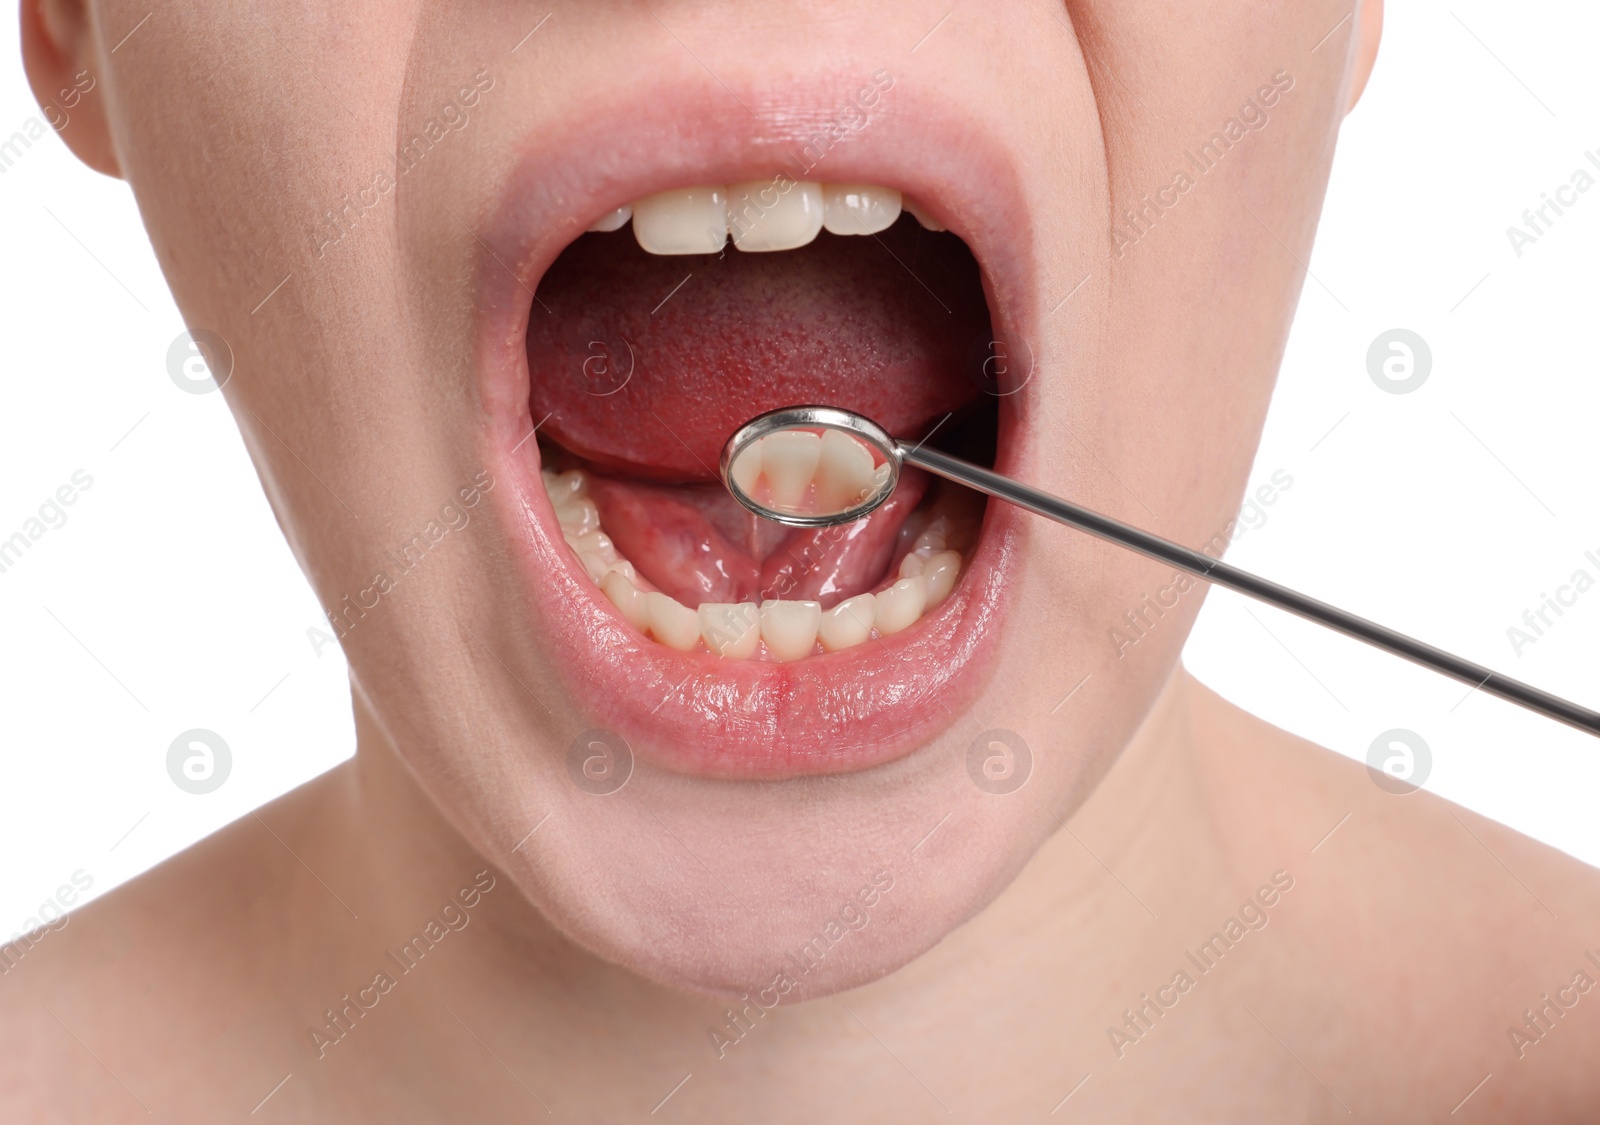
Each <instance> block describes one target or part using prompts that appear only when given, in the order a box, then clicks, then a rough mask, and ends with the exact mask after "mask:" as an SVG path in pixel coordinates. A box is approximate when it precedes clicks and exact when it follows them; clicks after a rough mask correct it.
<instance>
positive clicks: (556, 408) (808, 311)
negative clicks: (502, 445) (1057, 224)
mask: <svg viewBox="0 0 1600 1125" xmlns="http://www.w3.org/2000/svg"><path fill="white" fill-rule="evenodd" d="M541 306H543V307H541ZM547 309H548V311H546V310H547ZM988 338H989V318H988V310H987V306H986V304H985V301H984V296H983V289H982V284H981V282H980V280H979V275H978V268H977V264H976V262H975V261H974V260H973V258H972V255H971V254H970V253H969V252H968V251H967V249H966V247H965V246H964V245H963V244H962V243H961V241H960V240H959V239H958V238H956V237H955V236H954V235H950V234H942V233H941V234H934V233H931V232H928V231H925V230H923V229H922V228H921V227H919V226H918V225H917V224H916V222H915V221H914V220H912V219H910V218H909V217H902V218H901V220H900V222H899V223H897V224H896V225H895V226H894V227H892V228H890V229H889V230H887V231H885V232H883V233H882V234H881V235H878V236H875V237H840V236H836V235H832V234H828V233H826V232H824V233H823V234H820V235H818V237H817V239H816V241H815V242H813V243H811V244H810V245H808V246H804V247H802V248H800V249H798V250H788V251H781V252H778V253H763V254H757V253H744V252H742V251H738V250H733V249H729V250H727V251H726V252H725V253H723V254H721V255H704V256H688V257H662V256H656V255H651V254H646V253H645V252H644V251H643V250H641V249H639V246H638V244H637V243H636V242H635V241H634V238H633V234H632V232H631V231H629V230H621V231H616V232H614V233H611V234H587V235H583V236H582V237H580V238H579V239H578V240H577V241H576V242H575V243H573V244H572V245H571V246H569V247H567V249H566V250H565V251H563V252H562V254H561V256H560V257H559V258H557V259H556V261H555V262H554V263H553V264H552V265H551V267H550V269H549V271H547V273H546V274H545V276H544V278H543V279H542V280H541V281H540V283H539V303H537V304H535V305H534V306H533V312H532V314H531V318H530V324H529V328H528V367H529V372H530V374H531V377H532V388H533V389H532V403H531V405H532V409H533V416H534V418H536V419H542V418H545V417H546V415H549V417H548V420H547V421H546V422H545V423H544V425H543V426H542V427H541V430H540V432H541V433H542V434H545V435H548V436H549V437H551V438H553V439H554V440H555V441H556V442H558V443H559V444H560V445H562V446H563V447H565V448H566V449H568V450H570V451H571V452H573V453H576V454H579V455H580V456H582V457H583V458H585V459H586V460H588V461H589V462H591V463H592V464H594V465H596V466H599V467H602V468H610V469H615V470H621V471H623V472H626V473H629V474H631V475H635V476H654V477H657V478H660V479H663V480H679V481H681V480H693V479H698V480H702V481H712V480H715V479H716V471H715V469H716V465H717V459H718V456H719V455H720V453H721V449H722V444H723V442H724V441H726V440H727V437H728V435H729V434H731V433H732V432H733V431H734V430H735V429H736V428H738V426H740V425H741V424H743V423H744V422H745V421H747V420H748V419H749V418H751V417H752V416H753V415H755V414H759V413H761V412H762V411H765V410H771V409H775V408H777V407H780V406H793V405H796V404H799V403H811V402H819V403H827V404H829V405H834V406H841V407H844V408H846V409H849V410H857V411H860V412H862V413H864V414H866V415H867V416H868V417H870V418H873V419H875V420H876V421H878V422H880V423H881V424H883V425H884V426H885V427H886V428H887V429H888V430H889V431H890V432H891V433H897V434H910V433H912V432H913V431H915V430H916V429H918V428H919V427H920V426H922V425H923V424H924V423H926V422H928V421H930V420H935V419H937V418H939V417H940V416H942V415H943V414H944V413H946V412H947V411H952V410H956V409H959V408H960V407H962V406H964V405H966V404H967V403H969V402H971V401H973V400H974V399H976V398H977V397H978V396H979V394H980V388H979V387H978V385H977V384H976V383H974V382H973V381H971V380H970V379H968V378H967V376H966V373H965V367H966V362H967V356H968V355H969V353H970V352H971V351H972V350H973V347H974V345H975V344H978V345H980V346H981V345H982V344H983V343H984V342H985V341H987V340H988Z"/></svg>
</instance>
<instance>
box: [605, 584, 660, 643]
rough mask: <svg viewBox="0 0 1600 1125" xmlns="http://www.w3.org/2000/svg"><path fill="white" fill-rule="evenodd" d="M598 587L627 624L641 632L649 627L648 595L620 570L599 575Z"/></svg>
mask: <svg viewBox="0 0 1600 1125" xmlns="http://www.w3.org/2000/svg"><path fill="white" fill-rule="evenodd" d="M600 589H602V590H604V591H605V595H606V597H607V598H610V599H611V604H612V605H614V606H616V607H617V612H618V613H620V614H622V616H623V618H624V619H625V620H626V621H627V622H628V624H629V625H632V626H633V627H634V628H635V629H637V630H639V632H641V633H643V632H644V631H645V630H647V629H649V628H650V595H648V594H646V593H645V592H644V591H643V590H641V589H639V587H637V586H635V585H634V584H633V583H632V582H631V581H630V580H629V578H628V576H627V575H625V574H624V573H623V572H622V571H621V570H608V571H607V572H606V573H605V574H603V575H601V576H600Z"/></svg>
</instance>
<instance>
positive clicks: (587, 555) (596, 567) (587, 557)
mask: <svg viewBox="0 0 1600 1125" xmlns="http://www.w3.org/2000/svg"><path fill="white" fill-rule="evenodd" d="M578 561H579V562H581V563H582V564H583V569H584V570H585V571H587V572H588V575H589V581H591V582H599V581H600V579H601V578H602V577H603V576H604V575H605V572H606V571H607V570H609V569H610V568H611V564H610V563H609V562H607V561H606V560H605V559H604V558H602V557H601V556H600V555H598V554H596V553H595V552H593V551H582V552H580V553H579V554H578Z"/></svg>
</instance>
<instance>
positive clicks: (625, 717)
mask: <svg viewBox="0 0 1600 1125" xmlns="http://www.w3.org/2000/svg"><path fill="white" fill-rule="evenodd" d="M864 84H865V80H864V79H861V78H841V77H839V76H834V77H832V78H830V79H825V80H817V81H815V82H812V83H810V84H809V85H808V87H807V89H805V90H799V89H795V88H790V89H787V90H785V91H784V96H783V98H782V99H781V107H777V108H772V109H769V110H766V111H763V109H762V106H763V105H764V104H773V103H772V99H771V98H770V96H769V97H768V98H767V99H762V98H761V96H760V94H759V92H751V93H750V94H749V96H748V97H742V98H741V99H740V101H739V102H735V103H733V105H732V109H731V110H730V109H729V107H728V103H729V99H728V96H727V93H726V92H725V91H724V90H722V89H721V88H720V87H712V88H710V89H704V88H695V89H686V90H684V91H682V92H681V96H666V95H665V94H664V93H663V92H662V91H659V90H658V91H656V92H655V96H654V97H653V98H652V99H649V100H648V101H645V102H642V103H641V101H640V100H637V99H627V100H625V101H624V100H621V99H618V100H615V101H614V102H613V103H612V104H609V105H606V106H602V107H598V108H597V109H595V110H594V111H592V112H590V113H587V114H583V115H578V116H575V118H574V119H573V120H572V122H571V124H569V125H567V126H566V127H565V128H560V129H556V130H553V131H552V130H548V129H546V130H542V131H541V132H539V133H538V134H536V135H533V136H530V137H528V138H527V139H526V140H525V142H524V143H523V144H522V145H521V146H520V148H519V150H518V151H517V153H516V154H515V157H514V162H513V164H512V166H511V168H510V170H509V174H508V177H507V180H506V186H505V188H504V190H503V192H502V194H501V197H500V201H499V205H498V206H497V207H496V208H495V209H493V210H492V211H491V213H490V215H489V218H488V220H487V222H486V224H485V227H484V229H483V230H482V231H480V232H479V233H478V240H479V242H480V244H481V247H482V253H481V254H480V256H479V268H478V278H479V294H478V302H477V307H478V310H479V313H478V315H479V332H478V349H479V359H478V368H479V374H480V381H481V382H480V388H481V393H482V397H483V402H484V406H485V411H486V415H487V416H486V419H485V421H486V426H485V429H484V440H485V443H486V448H485V450H484V453H485V456H486V457H487V458H488V460H489V463H491V464H493V465H495V466H496V467H497V470H496V475H497V477H498V478H499V479H501V480H504V481H506V482H507V484H508V487H507V488H506V489H505V490H503V491H502V490H499V489H497V490H496V492H495V495H496V496H497V497H500V498H501V503H502V505H503V508H502V512H503V514H504V515H505V516H506V517H507V520H506V526H507V527H509V528H511V529H513V534H514V541H513V543H512V547H513V554H514V556H515V558H516V565H519V566H520V567H521V568H522V571H523V574H524V576H525V580H526V583H527V587H528V590H529V604H530V606H531V607H532V610H533V612H534V613H535V614H536V615H537V617H538V618H539V619H540V620H539V622H538V623H539V625H540V626H541V629H540V632H541V633H542V634H543V635H544V636H546V637H548V638H549V641H550V646H551V648H552V649H553V650H554V653H555V656H556V659H555V660H554V661H552V664H553V665H554V666H555V667H556V669H557V670H558V674H559V675H560V677H561V679H562V680H563V682H564V686H565V688H566V690H567V692H568V694H569V695H570V696H571V698H572V700H573V702H574V704H575V705H576V707H577V709H578V710H579V712H580V713H581V714H584V715H585V717H586V720H587V721H588V722H589V725H593V726H599V727H605V728H608V729H611V730H614V731H616V732H617V733H619V734H621V735H622V736H623V737H624V738H626V739H627V740H628V742H629V743H630V745H631V746H632V747H633V749H634V751H635V753H636V754H637V755H638V756H639V757H640V758H641V759H644V760H647V761H651V762H654V763H656V764H658V765H660V766H663V767H665V768H668V769H671V770H674V771H678V772H685V773H692V774H700V775H713V776H722V777H736V778H757V777H759V778H780V777H792V776H798V775H805V774H817V773H829V772H843V771H848V770H857V769H863V768H866V767H869V766H872V765H876V764H879V763H882V762H886V761H890V760H893V759H895V758H898V757H901V756H903V755H904V754H906V753H909V752H910V751H912V750H913V749H915V748H916V747H918V746H920V745H922V744H924V743H926V742H928V741H929V740H930V739H932V738H933V737H935V736H936V735H938V734H939V733H940V732H941V731H943V730H944V729H946V728H947V727H949V726H950V725H951V724H952V723H953V722H954V721H955V720H956V719H957V718H959V716H960V715H961V714H962V713H963V712H964V711H965V710H966V708H967V707H968V706H970V704H971V703H972V702H973V700H974V699H975V698H976V697H977V695H978V693H979V692H980V691H981V690H982V688H983V686H984V683H985V681H986V673H987V670H988V669H989V668H990V667H991V666H992V664H993V660H992V659H991V656H992V652H993V649H994V647H995V646H996V645H997V644H998V643H999V636H998V630H999V628H1000V625H1001V622H1002V620H1003V616H1004V611H1005V606H1006V600H1007V599H1006V593H1007V590H1008V588H1009V586H1010V585H1011V583H1012V580H1013V576H1014V574H1015V571H1016V569H1017V567H1018V566H1019V551H1018V547H1017V545H1018V543H1019V541H1020V537H1019V535H1018V531H1019V529H1020V526H1021V524H1020V519H1021V516H1020V513H1018V512H1017V511H1015V510H1014V509H1009V508H1006V507H1004V506H1001V505H991V506H990V510H989V511H988V513H987V516H986V519H985V526H984V530H983V533H982V535H981V537H980V540H979V543H978V546H977V548H976V549H975V551H974V553H973V555H972V557H971V558H970V559H969V560H968V563H967V568H966V571H965V573H964V574H963V576H962V578H961V581H960V583H959V584H958V585H957V588H956V590H955V591H954V592H953V593H952V594H951V596H950V597H949V598H948V599H947V600H946V601H945V602H944V603H943V604H942V605H941V606H940V607H939V608H938V609H937V610H935V611H934V612H932V613H930V614H928V615H927V616H926V617H924V618H923V619H922V620H921V621H919V622H918V623H917V624H916V625H914V626H913V627H911V628H910V629H907V630H906V631H905V632H903V633H900V634H897V635H895V636H893V637H889V638H885V639H883V640H877V641H870V642H868V643H867V644H865V645H861V646H858V647H857V648H854V649H850V650H846V651H844V652H839V653H833V654H828V655H823V656H814V657H811V658H809V659H807V660H804V661H800V662H798V663H795V664H778V663H771V662H766V661H734V660H725V659H722V658H720V657H715V656H712V655H710V654H709V653H702V652H691V653H683V652H678V651H676V650H673V649H670V648H667V647H666V646H664V645H660V644H657V643H656V642H654V641H651V640H649V639H648V638H646V637H644V636H642V635H641V634H639V633H638V632H637V631H636V630H634V629H633V627H632V626H630V625H628V624H627V623H626V622H625V621H623V620H622V618H621V617H620V615H619V614H617V612H616V611H615V610H614V609H613V608H612V606H611V604H610V603H609V601H607V600H606V599H605V597H604V596H603V595H602V594H601V593H600V592H599V590H598V589H597V588H596V587H595V586H594V584H593V583H592V582H590V581H589V579H588V577H587V575H585V574H583V573H581V572H580V570H579V568H578V566H577V562H576V560H575V559H573V558H572V557H571V556H570V551H568V549H567V547H566V545H565V543H564V541H563V540H562V537H561V533H560V530H559V527H558V525H557V524H556V521H555V517H554V513H553V511H552V510H551V508H550V505H549V501H548V499H547V498H546V495H545V492H544V488H543V485H542V483H541V481H540V477H539V456H538V451H537V442H534V441H531V440H528V439H529V437H530V436H531V435H530V430H531V428H532V427H533V425H534V421H535V420H533V419H532V418H531V417H530V416H529V411H528V401H529V383H528V380H529V374H528V366H527V358H526V351H525V346H524V340H525V336H526V332H527V317H528V316H529V315H530V310H531V312H532V314H534V315H539V314H540V313H539V309H538V306H537V305H536V304H535V301H534V296H533V294H534V290H535V289H536V287H537V282H538V279H539V277H540V276H541V275H542V274H543V272H544V270H545V269H546V268H547V267H548V266H549V264H550V263H551V262H552V261H553V260H554V259H555V257H556V255H558V254H559V253H560V252H561V250H562V249H563V248H564V247H565V246H566V245H567V244H568V243H569V242H571V241H572V240H573V239H574V238H576V237H577V236H578V234H580V233H581V232H582V231H583V229H584V228H585V227H586V226H587V225H588V223H589V222H590V221H591V220H592V219H593V218H594V217H595V216H597V215H601V214H604V213H605V212H606V211H608V210H610V209H612V208H614V207H616V206H618V205H619V204H621V203H625V202H628V201H630V200H632V199H636V198H639V197H641V196H644V195H648V194H650V193H651V192H653V191H659V190H663V189H665V188H668V187H672V186H686V185H691V184H704V183H726V182H741V181H749V180H755V179H761V178H763V177H771V176H774V175H776V174H778V173H780V172H784V173H786V174H788V175H791V176H793V177H794V178H797V179H799V178H809V179H819V180H820V179H827V180H833V181H835V182H851V183H880V184H886V185H890V186H894V187H898V188H899V189H900V190H902V191H903V192H905V193H906V194H907V195H910V196H913V197H915V198H917V199H918V200H919V201H921V202H922V203H923V204H924V205H925V206H929V207H931V208H933V209H935V210H936V212H937V214H938V216H939V218H940V219H941V221H943V222H945V224H946V225H947V226H948V227H949V228H950V229H951V230H952V231H954V232H956V233H957V234H959V235H960V236H961V237H962V238H963V239H965V241H966V243H967V245H968V247H969V248H970V249H971V250H972V252H973V254H974V255H975V257H976V258H977V259H978V262H979V264H980V266H981V268H982V270H983V275H984V285H985V291H986V295H987V297H988V301H989V308H990V315H991V318H992V320H993V323H994V327H995V329H996V336H997V338H1007V339H1010V338H1016V337H1017V336H1019V335H1020V336H1022V338H1030V336H1031V334H1030V333H1029V332H1028V328H1027V326H1028V324H1029V323H1030V322H1031V318H1032V311H1033V302H1032V300H1031V299H1030V298H1031V297H1032V296H1033V293H1034V285H1033V276H1034V271H1033V268H1032V255H1031V247H1030V240H1029V239H1028V237H1027V233H1028V228H1027V226H1026V225H1025V224H1024V222H1023V216H1024V215H1025V213H1026V208H1025V206H1024V205H1023V203H1022V196H1021V191H1020V185H1019V183H1018V181H1017V178H1016V174H1015V168H1016V165H1015V163H1014V161H1013V159H1012V155H1011V154H1010V153H1008V152H1006V151H1005V149H1004V147H1003V146H1002V145H1000V144H999V143H994V142H992V141H990V140H989V139H987V137H986V134H985V133H984V131H983V130H981V129H979V128H975V125H974V122H973V121H972V120H971V118H970V116H968V114H967V111H966V110H965V109H964V108H963V107H959V106H952V105H947V104H944V103H943V102H942V101H940V100H939V99H938V98H937V96H934V97H932V98H930V97H929V96H928V95H927V94H926V93H922V94H918V95H913V94H912V93H911V92H909V91H900V90H895V89H893V88H891V89H889V90H888V91H887V92H886V93H884V94H883V95H882V97H883V99H884V100H885V101H886V102H890V104H891V105H892V112H890V110H889V107H888V106H886V107H885V108H884V111H883V112H882V113H881V114H880V115H878V116H877V117H876V118H870V117H869V120H868V123H867V125H866V126H865V127H863V128H862V129H861V130H860V131H859V132H858V133H855V134H851V135H848V136H847V137H846V138H845V139H844V140H842V141H840V142H838V143H835V144H834V145H832V147H830V148H829V149H828V151H827V152H826V154H825V156H824V157H823V159H822V160H820V161H818V162H816V164H815V166H814V168H813V169H812V170H811V171H810V172H809V173H808V174H807V175H806V176H804V177H802V176H800V175H799V174H798V173H799V171H800V168H799V166H797V165H796V163H795V156H796V155H797V154H798V153H799V152H800V151H801V150H802V146H803V145H804V143H805V138H807V137H810V136H813V135H814V134H815V133H816V130H817V129H818V128H819V126H820V127H826V125H827V123H828V119H829V118H830V116H832V115H833V113H834V111H835V108H836V107H838V106H840V105H841V104H844V102H845V101H846V99H847V98H848V97H849V96H850V94H851V93H853V92H854V91H856V90H857V89H858V88H860V87H861V86H862V85H864ZM896 97H898V100H893V99H895V98H896ZM804 105H810V106H812V107H815V108H814V109H813V110H810V111H805V110H797V108H796V107H797V106H804ZM747 106H753V107H755V108H754V109H753V110H751V109H749V108H747ZM685 121H694V122H695V125H694V127H693V128H692V129H685V127H684V124H683V123H684V122H685ZM668 138H670V140H668ZM907 283H908V284H915V281H914V276H913V277H908V278H907ZM1024 397H1026V392H1025V393H1023V394H1018V395H1016V396H1013V397H1012V398H1010V399H1007V400H1006V401H1005V402H1004V403H1003V405H1002V410H1001V421H1000V435H999V436H1000V450H1001V453H1000V458H999V468H1000V469H1001V471H1006V470H1007V469H1008V468H1009V467H1010V466H1009V465H1008V461H1010V460H1011V458H1012V457H1013V456H1015V452H1016V450H1017V449H1018V448H1019V447H1020V446H1021V445H1022V441H1021V439H1022V437H1023V431H1022V426H1021V423H1022V419H1021V418H1020V417H1019V414H1020V410H1019V409H1018V406H1019V404H1018V403H1017V402H1016V401H1015V400H1016V399H1021V398H1024Z"/></svg>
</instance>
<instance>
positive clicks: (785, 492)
mask: <svg viewBox="0 0 1600 1125" xmlns="http://www.w3.org/2000/svg"><path fill="white" fill-rule="evenodd" d="M821 455H822V439H821V438H820V437H818V436H817V435H816V434H808V433H805V432H804V431H801V430H784V431H780V432H779V433H775V434H772V435H770V436H769V437H765V438H762V439H761V471H762V472H763V473H765V474H766V477H767V487H768V489H769V490H770V495H771V502H772V505H773V506H774V507H776V508H780V509H786V510H790V511H792V510H795V509H797V508H799V506H800V501H801V500H803V499H805V495H806V487H807V486H808V485H809V484H810V483H811V478H812V477H813V476H815V475H816V472H817V459H818V458H819V457H820V456H821Z"/></svg>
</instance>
